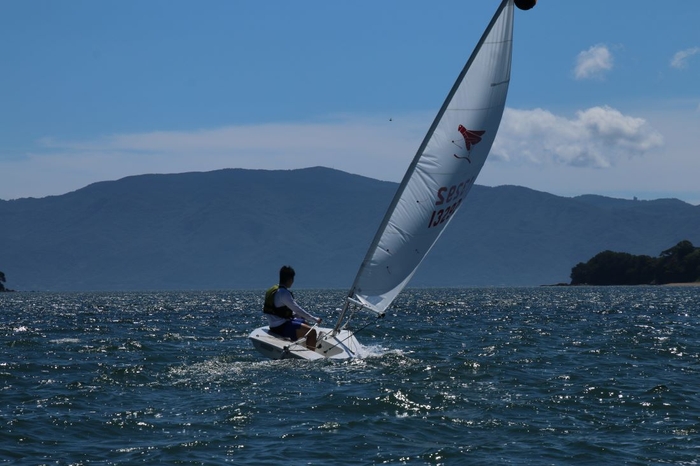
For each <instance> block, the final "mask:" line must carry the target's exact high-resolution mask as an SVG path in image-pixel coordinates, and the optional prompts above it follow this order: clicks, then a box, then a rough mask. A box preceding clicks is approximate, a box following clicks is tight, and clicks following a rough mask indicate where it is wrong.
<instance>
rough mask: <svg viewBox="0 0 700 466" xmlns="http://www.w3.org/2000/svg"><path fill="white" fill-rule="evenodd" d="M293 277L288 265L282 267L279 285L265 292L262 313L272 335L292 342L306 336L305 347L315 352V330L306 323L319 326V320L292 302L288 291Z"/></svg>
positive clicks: (292, 270) (290, 293)
mask: <svg viewBox="0 0 700 466" xmlns="http://www.w3.org/2000/svg"><path fill="white" fill-rule="evenodd" d="M294 275H295V272H294V269H293V268H291V267H290V266H288V265H285V266H282V268H281V269H280V281H279V285H275V286H273V287H271V288H270V289H269V290H267V291H266V292H265V303H264V305H263V312H264V313H265V315H266V316H267V321H268V323H269V325H270V331H271V332H272V333H274V334H276V335H279V336H281V337H285V338H289V339H290V340H293V341H294V340H298V339H300V338H303V337H304V335H306V347H307V348H308V349H310V350H311V351H315V350H316V330H313V329H312V328H311V327H310V326H309V325H308V324H307V323H306V322H308V321H311V322H316V323H317V324H320V323H321V319H320V318H318V317H315V316H313V315H311V314H309V313H308V312H306V311H305V310H304V309H303V308H302V307H301V306H299V305H298V304H297V303H296V301H295V300H294V295H292V292H291V291H289V288H291V287H292V284H293V283H294Z"/></svg>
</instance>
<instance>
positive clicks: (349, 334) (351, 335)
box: [323, 314, 384, 354]
mask: <svg viewBox="0 0 700 466" xmlns="http://www.w3.org/2000/svg"><path fill="white" fill-rule="evenodd" d="M382 317H384V314H380V315H379V316H377V320H379V319H381V318H382ZM373 323H376V321H370V322H368V323H367V324H365V325H364V326H362V327H360V328H359V329H357V330H355V331H354V332H350V331H349V330H348V336H347V337H345V338H344V339H343V340H338V343H336V344H335V345H333V346H331V347H330V348H328V349H327V350H326V351H324V352H323V354H326V353H328V352H329V351H330V350H332V349H333V348H335V347H336V346H338V345H339V344H341V343H343V342H345V341H346V340H347V339H348V338H350V337H353V336H355V335H357V334H358V333H359V332H361V331H362V330H364V329H366V328H367V327H369V326H370V325H372V324H373ZM348 351H350V352H351V353H352V354H355V352H354V351H353V350H351V349H350V348H348Z"/></svg>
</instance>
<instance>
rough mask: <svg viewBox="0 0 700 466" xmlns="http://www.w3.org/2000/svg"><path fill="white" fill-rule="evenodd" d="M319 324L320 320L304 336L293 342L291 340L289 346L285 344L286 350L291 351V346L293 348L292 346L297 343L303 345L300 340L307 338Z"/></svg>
mask: <svg viewBox="0 0 700 466" xmlns="http://www.w3.org/2000/svg"><path fill="white" fill-rule="evenodd" d="M317 325H318V322H316V323H315V324H314V325H313V326H312V327H311V328H310V329H309V331H308V332H306V333H305V334H304V336H303V337H301V338H297V339H296V340H294V341H293V342H291V343H290V344H288V345H287V346H285V347H284V351H289V348H292V347H294V346H295V345H299V346H301V344H300V343H299V342H300V341H302V340H306V337H308V336H309V333H311V331H312V330H313V329H315V328H316V326H317Z"/></svg>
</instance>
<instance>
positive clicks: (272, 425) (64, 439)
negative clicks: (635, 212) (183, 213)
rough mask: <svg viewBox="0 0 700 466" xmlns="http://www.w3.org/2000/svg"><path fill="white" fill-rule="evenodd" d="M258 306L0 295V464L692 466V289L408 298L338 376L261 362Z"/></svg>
mask: <svg viewBox="0 0 700 466" xmlns="http://www.w3.org/2000/svg"><path fill="white" fill-rule="evenodd" d="M344 294H345V290H339V291H309V290H296V296H297V299H298V300H299V301H300V302H301V304H302V305H305V306H306V307H307V308H309V310H311V311H313V312H315V313H317V314H318V315H320V316H322V317H325V320H326V321H327V322H330V321H332V320H333V317H334V316H335V314H336V312H337V307H338V306H339V305H340V303H341V302H342V299H343V296H344ZM260 306H261V292H259V291H258V292H253V291H227V292H180V293H171V292H168V293H56V294H54V293H5V294H0V463H2V464H31V465H37V464H47V465H48V464H59V465H63V464H65V465H68V464H139V463H155V462H159V463H164V464H223V463H232V464H237V465H238V464H250V465H277V464H280V465H282V464H284V465H290V464H291V465H307V464H308V465H331V464H332V465H375V464H394V465H399V464H411V465H422V464H426V465H439V464H445V465H451V464H457V465H461V464H537V465H543V464H556V465H559V464H596V465H600V464H640V465H642V464H697V463H698V461H700V395H699V390H700V330H699V329H700V287H621V288H595V287H591V288H588V287H580V288H579V287H577V288H475V289H449V290H445V289H442V290H432V289H431V290H419V289H409V290H407V291H405V292H404V293H403V294H402V295H401V296H400V297H399V298H398V299H397V301H396V304H395V307H393V308H392V309H391V311H390V312H389V313H388V314H387V316H386V317H385V318H384V319H381V320H377V319H374V318H372V317H369V316H368V317H367V318H364V319H360V320H358V322H357V324H356V326H357V327H358V328H359V327H361V326H364V325H365V324H368V327H367V328H365V329H363V330H362V331H361V332H360V333H358V335H357V337H358V339H359V340H360V342H362V343H363V345H365V346H367V347H368V351H369V352H370V356H368V357H366V358H364V359H360V360H350V361H341V362H338V361H335V362H333V361H322V362H308V361H300V360H281V361H270V360H266V359H264V358H263V357H262V356H260V355H259V354H258V353H257V352H256V351H255V350H254V349H253V347H252V345H251V343H250V342H249V341H248V339H247V336H248V334H249V333H250V332H251V331H252V330H253V329H254V328H255V327H256V326H259V325H261V324H262V323H263V318H262V316H261V313H260V311H259V309H260Z"/></svg>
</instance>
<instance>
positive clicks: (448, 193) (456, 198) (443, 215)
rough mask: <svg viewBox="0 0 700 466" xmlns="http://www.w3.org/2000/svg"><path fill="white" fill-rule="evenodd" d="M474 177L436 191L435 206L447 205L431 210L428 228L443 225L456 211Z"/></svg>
mask: <svg viewBox="0 0 700 466" xmlns="http://www.w3.org/2000/svg"><path fill="white" fill-rule="evenodd" d="M475 178H476V177H471V178H467V179H466V180H464V181H462V182H461V183H459V184H456V185H452V186H450V187H447V186H442V187H440V188H439V189H438V190H437V201H435V205H436V206H442V205H447V207H444V208H441V209H435V210H433V213H432V214H431V215H430V221H429V222H428V228H433V227H436V226H438V225H440V224H443V223H445V222H446V221H447V220H449V219H450V217H452V215H453V214H454V213H455V212H456V211H457V209H458V208H459V205H460V204H461V203H462V199H464V197H465V196H466V195H467V192H468V191H469V188H470V186H471V184H472V183H473V182H474V179H475Z"/></svg>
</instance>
